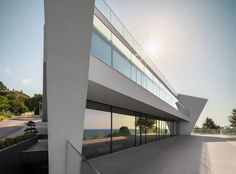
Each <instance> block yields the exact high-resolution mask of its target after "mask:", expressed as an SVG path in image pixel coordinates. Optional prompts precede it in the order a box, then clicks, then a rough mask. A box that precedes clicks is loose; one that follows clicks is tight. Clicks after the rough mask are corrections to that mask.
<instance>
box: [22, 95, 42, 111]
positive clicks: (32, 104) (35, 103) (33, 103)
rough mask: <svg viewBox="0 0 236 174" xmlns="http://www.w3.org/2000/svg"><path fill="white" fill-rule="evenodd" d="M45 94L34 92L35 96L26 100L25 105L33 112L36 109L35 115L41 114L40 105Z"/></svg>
mask: <svg viewBox="0 0 236 174" xmlns="http://www.w3.org/2000/svg"><path fill="white" fill-rule="evenodd" d="M42 99H43V96H42V95H41V94H34V96H33V97H30V98H28V99H27V100H26V101H25V105H26V106H27V107H28V108H29V110H30V111H31V112H32V111H34V114H35V115H39V105H40V103H42Z"/></svg>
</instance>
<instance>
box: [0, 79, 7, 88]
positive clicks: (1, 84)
mask: <svg viewBox="0 0 236 174" xmlns="http://www.w3.org/2000/svg"><path fill="white" fill-rule="evenodd" d="M6 89H7V87H6V86H5V85H4V84H3V83H2V82H1V81H0V90H6Z"/></svg>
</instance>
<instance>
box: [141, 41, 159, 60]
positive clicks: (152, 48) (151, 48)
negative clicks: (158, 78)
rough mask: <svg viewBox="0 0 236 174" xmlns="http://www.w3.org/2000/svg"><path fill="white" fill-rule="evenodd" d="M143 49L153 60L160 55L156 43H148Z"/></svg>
mask: <svg viewBox="0 0 236 174" xmlns="http://www.w3.org/2000/svg"><path fill="white" fill-rule="evenodd" d="M144 49H145V51H146V53H147V54H148V55H149V56H150V57H151V58H155V57H157V56H158V54H159V53H160V44H159V42H157V41H156V42H154V41H149V42H147V43H146V44H145V46H144Z"/></svg>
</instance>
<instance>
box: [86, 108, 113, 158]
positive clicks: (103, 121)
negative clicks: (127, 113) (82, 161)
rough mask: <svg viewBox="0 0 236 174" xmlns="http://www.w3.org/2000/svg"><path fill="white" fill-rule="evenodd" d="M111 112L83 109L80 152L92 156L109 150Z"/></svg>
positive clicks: (88, 156)
mask: <svg viewBox="0 0 236 174" xmlns="http://www.w3.org/2000/svg"><path fill="white" fill-rule="evenodd" d="M110 125H111V113H110V112H105V111H98V110H93V109H86V110H85V121H84V134H83V146H82V154H83V155H84V156H85V157H86V158H93V157H96V156H99V155H103V154H107V153H109V152H110V142H111V141H110V140H111V138H110V135H111V126H110Z"/></svg>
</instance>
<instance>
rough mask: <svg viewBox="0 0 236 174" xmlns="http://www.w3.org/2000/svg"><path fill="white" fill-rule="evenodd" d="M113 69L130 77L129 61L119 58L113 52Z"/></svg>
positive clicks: (117, 54)
mask: <svg viewBox="0 0 236 174" xmlns="http://www.w3.org/2000/svg"><path fill="white" fill-rule="evenodd" d="M113 67H114V68H115V69H116V70H117V71H119V72H121V73H122V74H124V75H125V76H127V77H130V74H131V73H130V69H131V68H130V63H129V61H128V60H127V59H126V58H124V57H123V56H121V55H120V54H119V53H118V52H117V51H115V50H113Z"/></svg>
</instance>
